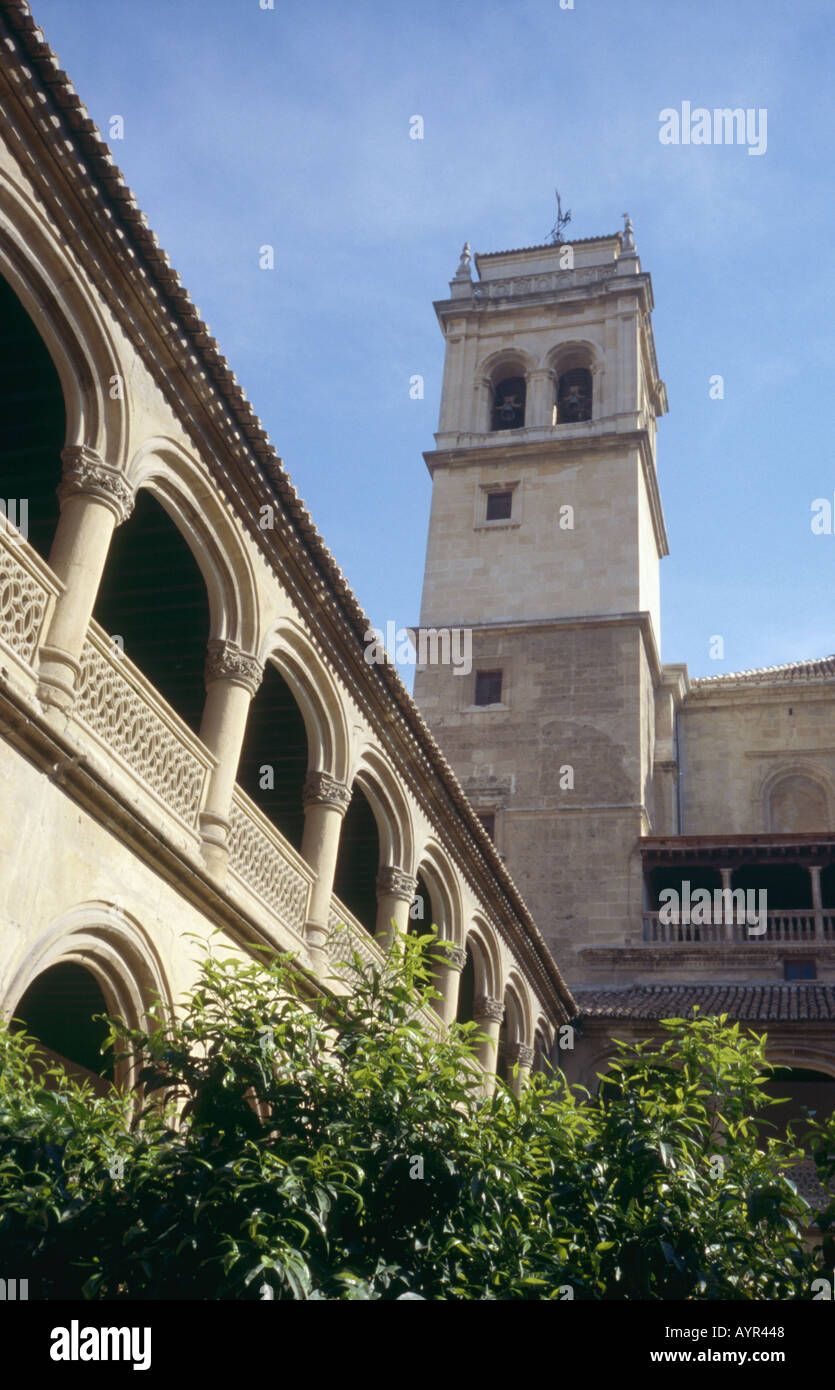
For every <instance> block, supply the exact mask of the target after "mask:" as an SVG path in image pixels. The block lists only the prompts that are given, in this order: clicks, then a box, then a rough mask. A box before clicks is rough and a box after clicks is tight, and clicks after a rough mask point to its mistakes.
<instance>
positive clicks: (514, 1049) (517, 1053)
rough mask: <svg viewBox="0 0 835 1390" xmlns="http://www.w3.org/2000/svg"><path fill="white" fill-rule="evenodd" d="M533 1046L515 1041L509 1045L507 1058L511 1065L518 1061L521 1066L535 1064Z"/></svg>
mask: <svg viewBox="0 0 835 1390" xmlns="http://www.w3.org/2000/svg"><path fill="white" fill-rule="evenodd" d="M533 1055H534V1054H533V1048H532V1047H528V1045H527V1043H523V1042H513V1043H508V1045H507V1052H506V1056H507V1060H508V1062H509V1063H510V1065H511V1066H513V1065H515V1064H516V1063H517V1062H518V1064H519V1066H520V1067H532V1066H533Z"/></svg>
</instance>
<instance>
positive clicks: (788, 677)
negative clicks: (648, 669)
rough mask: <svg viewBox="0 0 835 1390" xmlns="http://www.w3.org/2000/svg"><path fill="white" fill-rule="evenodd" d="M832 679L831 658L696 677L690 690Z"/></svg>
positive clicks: (834, 673) (834, 659)
mask: <svg viewBox="0 0 835 1390" xmlns="http://www.w3.org/2000/svg"><path fill="white" fill-rule="evenodd" d="M823 680H835V656H823V657H819V658H817V660H813V661H788V662H786V663H785V664H784V665H782V666H758V667H756V668H755V669H754V670H750V671H728V672H727V673H726V674H725V675H721V676H698V677H696V679H695V680H692V681H691V682H690V687H691V690H693V691H706V690H713V689H716V688H717V687H727V686H732V685H780V684H795V683H797V682H810V681H823Z"/></svg>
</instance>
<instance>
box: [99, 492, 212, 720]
mask: <svg viewBox="0 0 835 1390" xmlns="http://www.w3.org/2000/svg"><path fill="white" fill-rule="evenodd" d="M93 612H94V617H95V618H96V620H97V621H98V622H99V623H101V625H102V627H103V628H104V629H105V631H106V632H107V633H108V634H109V635H110V636H111V637H113V636H119V637H121V638H122V641H123V643H124V647H123V650H124V653H125V656H127V657H129V658H130V660H131V661H132V662H133V663H134V665H136V666H138V667H139V669H140V671H141V672H142V674H143V675H144V676H145V677H146V678H147V679H148V680H149V681H150V682H151V684H152V685H154V686H155V687H156V688H157V690H158V691H159V692H160V694H161V695H162V696H163V698H164V699H166V700H167V701H168V703H169V705H171V706H172V707H173V708H174V709H175V710H176V711H177V713H178V714H179V715H180V717H181V719H183V720H185V722H186V724H188V725H189V727H190V728H191V729H193V730H194V732H195V733H199V732H200V722H201V719H202V717H203V705H204V702H205V698H206V690H205V685H204V680H203V673H204V670H205V665H206V644H207V642H208V639H209V600H208V596H207V594H206V584H205V581H204V579H203V576H202V574H201V573H200V569H199V566H198V564H197V561H196V560H195V558H194V556H193V555H192V553H191V551H190V550H189V547H188V545H187V544H186V542H185V541H184V539H183V537H182V536H181V535H180V532H179V531H178V530H177V527H176V526H175V525H174V522H173V521H172V520H171V518H170V517H169V515H168V513H167V512H166V511H165V510H164V509H163V508H162V507H161V506H160V505H159V503H158V502H157V501H156V500H155V498H153V497H152V496H151V495H150V493H148V492H143V491H140V492H139V494H138V495H137V498H136V505H135V507H134V509H133V513H132V515H131V517H130V519H129V520H128V521H126V522H125V524H124V526H119V527H118V528H117V530H116V531H115V532H114V533H113V539H112V541H111V543H110V552H109V554H108V557H107V564H106V566H105V570H104V576H103V578H102V582H101V587H100V589H99V593H98V597H97V599H96V606H95V609H94V610H93Z"/></svg>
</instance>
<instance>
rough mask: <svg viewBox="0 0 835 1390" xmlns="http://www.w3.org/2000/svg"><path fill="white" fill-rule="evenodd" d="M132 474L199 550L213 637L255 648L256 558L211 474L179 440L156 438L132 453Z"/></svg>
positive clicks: (136, 483) (249, 649)
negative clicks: (230, 513) (254, 565)
mask: <svg viewBox="0 0 835 1390" xmlns="http://www.w3.org/2000/svg"><path fill="white" fill-rule="evenodd" d="M128 480H129V482H130V483H131V484H132V485H133V487H134V488H135V490H136V491H137V492H139V491H140V490H141V489H143V488H144V489H146V490H147V491H148V492H149V493H150V494H151V495H152V496H153V497H155V498H156V500H157V501H158V502H159V504H160V505H161V506H162V507H163V509H164V510H165V511H166V513H167V514H168V516H169V517H170V519H171V521H173V523H174V525H175V526H176V527H177V530H178V531H179V532H180V534H181V535H182V537H183V539H184V540H185V542H186V544H187V545H188V547H189V550H190V551H191V553H192V555H193V556H194V559H195V561H196V563H197V565H198V566H199V568H200V572H201V574H202V575H203V579H204V581H205V584H206V592H207V595H208V600H209V615H210V631H209V636H210V638H212V639H226V640H227V641H230V642H234V643H236V645H237V646H238V647H240V648H241V650H243V651H245V652H250V653H252V652H254V651H255V648H256V647H257V644H258V633H259V627H260V621H259V603H258V590H257V586H256V582H255V574H254V570H253V566H252V562H251V558H250V556H249V553H248V551H247V548H246V545H245V543H244V540H243V537H242V536H241V535H240V533H239V531H238V529H237V528H236V526H235V523H234V522H233V520H232V518H231V517H230V515H229V514H228V512H227V511H226V509H225V507H224V505H223V502H222V500H221V498H220V497H219V496H218V494H217V492H216V490H215V489H214V488H213V487H212V486H211V483H210V481H209V479H208V478H207V477H205V476H204V475H203V473H202V471H201V470H200V469H199V467H198V465H197V463H196V462H195V461H194V459H192V458H191V457H190V456H189V454H188V453H187V452H186V451H185V449H183V448H182V447H181V446H180V445H179V444H177V443H176V442H175V441H174V440H170V439H165V438H152V439H148V440H146V441H145V443H144V444H142V445H141V447H140V448H139V449H138V450H137V452H136V453H135V454H134V456H133V458H132V459H131V462H130V466H129V468H128ZM127 525H130V522H129V521H128V523H127Z"/></svg>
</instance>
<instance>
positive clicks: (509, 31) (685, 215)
mask: <svg viewBox="0 0 835 1390" xmlns="http://www.w3.org/2000/svg"><path fill="white" fill-rule="evenodd" d="M275 6H276V7H275V9H274V10H262V9H261V8H260V4H259V0H142V3H136V2H135V0H33V6H32V8H33V13H34V15H35V18H36V20H37V21H38V23H40V24H41V25H42V26H43V28H44V30H45V33H46V37H47V39H48V40H49V42H50V43H51V45H52V47H53V48H54V49H55V50H56V51H57V52H58V54H59V56H60V59H61V62H62V65H63V67H64V68H66V70H67V71H68V73H69V75H70V77H71V79H72V80H73V81H74V83H75V85H76V87H77V89H78V91H79V93H80V95H81V97H82V100H84V101H85V102H86V104H87V106H88V108H89V110H90V113H91V115H92V116H93V118H94V119H95V120H96V121H97V122H98V124H99V126H100V127H101V129H102V132H103V134H104V135H105V137H106V136H107V133H108V126H109V121H110V117H111V116H112V115H114V114H119V115H121V116H122V117H123V118H124V123H125V134H124V139H123V140H121V141H115V142H114V143H113V151H114V156H115V159H116V162H117V163H118V164H119V166H120V167H121V168H122V170H123V172H124V174H125V176H126V178H127V181H128V183H129V184H130V186H131V187H132V188H133V190H134V192H135V193H136V195H137V197H138V199H139V203H140V206H141V207H142V208H143V210H144V211H145V212H146V213H147V215H148V217H149V219H150V222H151V225H152V226H153V228H154V230H155V231H156V232H157V234H158V236H159V237H160V240H161V242H162V245H163V246H164V247H165V249H166V250H167V251H168V253H169V254H170V256H171V259H172V263H173V265H174V266H175V267H176V268H177V269H178V270H179V272H180V274H181V275H182V278H183V281H184V283H185V284H186V286H187V287H188V289H189V290H190V292H191V294H192V297H193V299H194V301H195V303H196V304H197V305H198V306H199V308H200V310H201V312H202V313H203V316H204V317H205V318H206V320H207V321H208V323H209V325H210V327H211V330H212V332H213V333H214V335H215V336H216V337H217V338H218V340H219V342H220V345H221V348H222V350H223V351H224V352H225V353H226V355H227V356H228V357H229V359H230V361H231V364H232V367H233V369H234V371H235V372H236V374H237V376H238V380H239V381H240V382H241V383H242V385H243V386H244V388H245V390H246V391H247V393H248V395H249V397H250V399H251V400H252V402H253V404H254V406H255V409H256V411H257V412H258V414H259V415H260V416H261V418H262V420H263V422H264V424H265V426H266V428H267V429H268V430H269V433H270V436H271V439H272V441H273V443H274V444H275V446H276V448H277V449H278V452H279V453H280V454H281V455H282V457H283V459H284V461H285V464H286V466H287V467H288V469H289V471H290V473H291V476H292V478H293V481H294V483H295V484H296V486H297V488H298V490H299V492H300V493H301V495H302V496H303V497H304V499H305V501H306V502H307V504H308V506H309V507H310V508H311V511H312V513H313V517H314V519H315V521H316V523H317V525H318V527H319V529H320V531H321V532H322V533H323V535H324V537H325V539H326V541H327V543H328V545H329V546H330V548H331V549H332V551H333V553H334V554H335V556H336V558H337V560H338V561H339V563H340V564H341V566H342V568H343V570H344V571H345V573H346V575H347V577H348V579H349V581H350V582H351V584H352V585H353V587H354V589H355V591H356V593H357V595H358V597H359V599H360V601H361V602H362V603H363V605H364V606H365V608H366V611H367V612H368V613H369V615H370V617H371V619H372V621H373V622H375V623H376V624H378V625H379V626H381V627H383V626H384V625H385V623H386V622H387V621H389V620H392V621H394V622H395V623H396V624H397V625H398V626H405V625H406V624H409V623H414V622H416V621H417V618H418V613H419V605H420V591H421V582H422V573H423V560H424V553H425V545H426V529H427V522H428V516H429V501H430V480H429V475H428V473H427V471H426V468H425V465H424V462H423V459H422V453H423V451H424V450H426V449H431V448H432V447H433V432H434V430H435V428H436V426H437V411H438V402H439V394H440V381H441V371H442V366H443V341H442V338H441V334H440V330H439V328H438V325H437V323H436V320H435V315H434V312H433V309H432V301H433V300H435V299H441V298H444V297H445V296H446V295H447V293H448V290H447V284H448V281H449V279H450V277H451V275H452V274H453V272H454V270H455V267H456V265H457V262H458V256H459V253H460V249H461V245H462V243H463V242H464V241H465V240H469V241H470V242H471V243H472V246H473V249H474V250H475V251H490V250H502V249H505V248H507V247H514V246H526V245H532V244H536V243H538V242H540V241H543V240H545V239H547V234H548V232H549V229H550V227H551V225H552V223H553V220H554V200H553V189H554V186H555V185H557V186H558V187H559V188H560V191H561V194H562V196H563V203H564V205H565V206H568V207H570V208H571V209H572V212H573V218H572V222H571V226H570V229H569V234H573V235H574V236H577V237H582V236H593V235H598V234H602V233H609V232H613V231H617V230H619V229H620V227H621V225H622V219H621V214H622V212H623V211H624V210H628V211H629V213H630V214H631V216H632V219H633V222H634V225H635V233H636V240H637V245H638V250H639V253H640V256H641V262H642V266H643V268H644V269H645V270H649V271H650V273H651V275H652V279H653V288H654V293H655V303H656V308H655V313H654V330H655V340H656V347H657V351H658V358H659V366H660V370H661V375H662V376H663V378H664V380H665V381H666V383H667V389H668V393H669V398H670V413H669V415H667V416H666V417H664V419H663V420H662V421H661V422H660V429H659V474H660V480H661V492H662V498H663V503H664V510H665V516H666V521H667V529H668V533H669V538H670V550H671V554H670V556H669V557H668V558H667V559H665V560H664V561H663V562H662V569H661V572H662V655H663V659H664V660H665V661H686V662H687V663H688V665H689V667H690V671H691V674H693V675H713V674H717V673H719V672H721V671H726V670H738V669H740V668H742V667H748V666H762V665H769V664H773V663H779V662H783V661H793V660H800V659H802V658H806V657H812V656H821V655H824V654H827V653H830V652H832V651H835V637H833V616H834V614H835V602H834V601H833V577H835V535H831V536H825V535H813V534H812V531H811V526H810V519H811V510H810V508H811V503H812V501H813V499H815V498H818V497H828V498H829V499H830V500H832V499H833V494H835V455H834V452H833V444H832V440H831V438H830V433H831V432H830V429H829V413H830V406H831V403H832V400H833V394H835V393H833V390H832V380H833V369H834V368H835V363H834V362H833V356H834V355H835V354H833V337H832V333H831V331H828V330H829V328H830V323H831V320H832V289H833V276H832V254H831V250H830V242H831V220H832V202H833V200H832V131H833V130H834V129H835V119H834V118H835V110H834V109H833V108H834V107H835V97H833V84H832V79H831V73H832V68H833V48H835V43H833V39H835V8H834V7H833V5H832V0H796V2H795V3H792V4H788V3H781V2H780V0H702V2H701V3H698V4H689V3H685V2H684V0H675V2H674V3H672V0H574V9H573V10H562V9H561V8H560V7H559V4H558V0H512V3H507V2H505V3H498V0H482V3H480V4H479V5H477V6H476V5H473V6H470V5H462V4H456V3H450V0H421V3H419V4H409V3H406V0H398V3H394V0H388V3H382V2H381V0H378V2H377V3H368V2H367V0H351V3H350V4H345V3H336V0H305V3H301V2H300V0H275ZM684 100H687V101H690V102H692V103H693V105H694V106H706V107H708V108H713V107H714V106H723V107H724V106H731V107H735V106H742V107H744V108H749V107H755V108H758V109H759V108H766V109H767V112H768V126H767V131H768V146H767V151H766V153H765V154H764V155H762V156H761V157H756V156H750V155H748V153H747V151H746V149H745V148H744V147H739V146H731V147H715V146H699V147H696V146H690V147H685V146H666V147H665V146H663V145H661V143H660V142H659V139H658V131H659V120H658V116H659V112H660V111H661V110H662V108H665V107H676V108H679V107H680V105H681V103H682V101H684ZM415 114H419V115H421V116H422V117H423V120H424V137H425V138H424V139H423V140H422V141H419V140H411V139H410V138H409V118H410V117H411V116H412V115H415ZM264 243H270V244H272V245H273V246H274V247H275V252H276V268H275V270H274V271H272V272H269V271H263V270H260V269H259V267H258V248H259V247H260V246H261V245H263V244H264ZM415 373H420V374H421V375H423V376H424V378H425V382H426V394H425V398H424V399H423V400H422V401H414V400H411V399H410V396H409V389H408V387H409V379H410V377H411V376H412V375H414V374H415ZM715 373H719V374H721V375H722V376H723V377H724V381H725V398H724V400H721V401H714V400H711V399H709V396H708V383H709V378H710V377H711V375H713V374H715ZM714 634H720V635H722V636H723V638H724V644H725V659H724V661H716V660H712V659H710V656H709V642H710V638H711V637H712V636H713V635H714Z"/></svg>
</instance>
